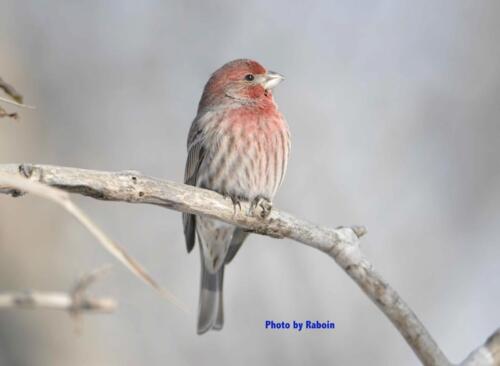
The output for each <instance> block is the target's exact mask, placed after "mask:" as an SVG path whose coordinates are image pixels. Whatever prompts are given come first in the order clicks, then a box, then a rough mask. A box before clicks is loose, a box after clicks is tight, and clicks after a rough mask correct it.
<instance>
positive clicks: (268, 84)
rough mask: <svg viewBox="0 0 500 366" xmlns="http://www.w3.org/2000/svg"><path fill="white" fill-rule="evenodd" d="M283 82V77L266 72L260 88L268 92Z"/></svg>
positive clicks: (275, 73) (272, 72)
mask: <svg viewBox="0 0 500 366" xmlns="http://www.w3.org/2000/svg"><path fill="white" fill-rule="evenodd" d="M283 80H285V77H284V76H283V75H281V74H278V73H277V72H274V71H268V72H267V74H266V75H264V81H263V82H262V86H263V87H264V89H266V90H270V89H272V88H274V87H275V86H276V85H278V84H279V83H281V82H282V81H283Z"/></svg>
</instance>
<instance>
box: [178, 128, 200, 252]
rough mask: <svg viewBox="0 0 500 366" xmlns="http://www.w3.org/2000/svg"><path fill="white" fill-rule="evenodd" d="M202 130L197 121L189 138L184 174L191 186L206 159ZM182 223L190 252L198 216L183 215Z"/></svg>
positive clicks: (194, 183) (186, 181) (193, 184)
mask: <svg viewBox="0 0 500 366" xmlns="http://www.w3.org/2000/svg"><path fill="white" fill-rule="evenodd" d="M200 134H201V129H198V128H197V123H196V121H195V122H194V123H193V126H191V130H190V131H189V137H188V158H187V162H186V170H185V172H184V183H185V184H189V185H191V186H195V185H196V180H197V178H198V171H199V169H200V165H201V163H202V162H203V158H204V157H205V149H204V148H203V143H202V139H201V138H199V136H200ZM182 222H183V224H184V236H185V238H186V247H187V250H188V252H190V251H191V250H192V249H193V247H194V242H195V237H196V216H195V215H191V214H186V213H184V214H182Z"/></svg>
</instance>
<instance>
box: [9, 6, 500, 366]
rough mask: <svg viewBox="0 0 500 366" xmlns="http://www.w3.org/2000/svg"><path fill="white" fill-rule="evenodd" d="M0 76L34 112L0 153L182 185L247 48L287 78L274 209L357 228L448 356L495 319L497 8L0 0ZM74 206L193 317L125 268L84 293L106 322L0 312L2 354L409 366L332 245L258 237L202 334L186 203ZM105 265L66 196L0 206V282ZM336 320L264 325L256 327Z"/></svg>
mask: <svg viewBox="0 0 500 366" xmlns="http://www.w3.org/2000/svg"><path fill="white" fill-rule="evenodd" d="M0 8H1V11H0V55H1V57H0V76H1V77H2V78H4V79H5V80H7V81H9V82H11V83H12V84H14V85H15V86H16V87H17V88H18V89H19V90H20V91H21V92H22V93H23V94H24V96H25V101H26V103H28V104H33V105H36V106H37V109H36V110H35V111H29V110H23V111H21V116H22V119H21V121H20V122H11V121H9V120H5V119H2V120H0V163H11V162H37V163H47V164H54V165H66V166H75V167H82V168H93V169H102V170H121V169H135V170H140V171H141V172H143V173H145V174H148V175H153V176H157V177H161V178H166V179H171V180H175V181H182V178H183V174H184V164H185V159H186V147H185V141H186V136H187V132H188V129H189V126H190V124H191V121H192V119H193V118H194V116H195V112H196V107H197V103H198V100H199V98H200V96H201V91H202V88H203V86H204V84H205V82H206V80H207V79H208V77H209V75H210V73H211V72H212V71H214V70H215V69H217V68H218V67H219V66H221V65H222V64H224V63H225V62H227V61H229V60H232V59H235V58H241V57H246V58H254V59H256V60H258V61H260V62H261V63H262V64H263V65H265V66H266V67H268V68H270V69H272V70H275V71H278V72H280V73H282V74H284V75H285V76H286V81H285V82H284V83H282V84H281V85H280V86H279V87H278V88H277V89H276V91H275V98H276V100H277V102H278V104H279V106H280V109H281V111H282V112H283V114H284V115H285V116H286V118H287V120H288V122H289V125H290V129H291V132H292V154H291V160H290V164H289V170H288V173H287V176H286V179H285V182H284V185H283V186H282V188H281V190H280V192H279V194H278V196H277V198H276V201H275V205H276V206H278V207H280V208H281V209H284V210H286V211H289V212H291V213H294V214H296V215H298V216H300V217H303V218H307V219H309V220H311V221H313V222H315V223H318V224H322V225H328V226H331V227H335V226H338V225H350V224H362V225H366V226H367V228H368V230H369V232H368V235H367V236H366V237H365V238H363V240H362V246H363V250H364V251H365V252H366V255H367V256H368V258H369V259H370V260H371V261H372V262H373V264H374V266H375V268H377V269H378V271H379V272H380V273H381V274H382V275H383V276H384V278H386V280H387V281H388V282H389V283H391V284H392V285H393V286H394V287H395V289H396V290H398V291H399V292H400V294H401V295H402V296H403V298H404V299H405V300H406V301H407V302H408V303H409V304H410V306H411V307H412V308H413V310H414V311H415V312H416V314H417V315H418V316H419V318H420V319H421V320H422V321H423V323H424V324H425V325H426V326H427V327H428V329H429V331H430V332H431V334H432V335H433V336H434V337H435V339H436V341H437V342H438V343H439V345H440V346H441V347H442V349H443V351H444V352H445V354H446V355H447V356H448V357H449V358H450V359H451V360H452V361H454V362H457V361H459V360H462V359H463V358H464V357H465V356H466V355H467V354H468V353H469V352H470V351H472V350H473V349H474V348H475V347H476V346H478V345H479V344H481V343H483V342H484V340H485V339H486V338H487V337H488V336H489V335H490V334H491V333H492V332H493V331H494V330H495V329H496V328H497V327H498V326H500V313H499V312H498V309H499V308H500V291H499V290H500V283H499V281H498V279H499V278H500V247H499V245H498V223H499V220H500V167H499V155H500V122H499V117H498V116H499V114H500V68H499V64H500V43H499V42H498V37H499V35H500V22H499V21H498V19H499V17H500V2H498V1H494V0H491V1H466V0H448V1H421V2H418V3H416V2H401V1H360V2H352V1H327V0H324V1H316V2H307V3H306V2H304V3H299V2H295V3H293V4H292V3H291V2H288V1H273V2H268V1H252V2H245V3H240V2H236V1H211V2H208V1H206V2H205V1H182V2H181V1H141V2H138V1H120V2H118V1H115V2H111V1H108V2H101V1H86V2H60V1H44V2H40V1H15V0H2V2H1V3H0ZM74 198H75V201H76V202H77V203H78V204H79V205H80V206H81V207H82V208H83V209H84V210H85V211H86V212H87V213H88V214H89V215H90V216H91V217H92V218H93V219H94V220H95V221H96V222H97V223H98V224H99V225H100V226H101V227H102V228H103V229H104V230H105V231H106V232H107V233H108V234H109V235H110V236H111V237H112V238H114V239H115V240H117V241H118V242H120V243H121V244H122V245H123V246H124V247H126V248H127V250H128V251H129V253H131V254H132V255H133V256H134V257H136V258H137V259H138V260H139V261H140V262H141V263H142V264H144V265H145V266H146V267H147V268H148V270H149V271H150V272H151V273H152V274H153V276H154V277H155V278H156V279H158V280H159V281H160V282H161V284H162V285H163V286H165V287H167V288H168V289H170V290H171V291H172V292H174V293H175V294H176V295H177V296H178V297H179V298H180V299H182V301H184V302H185V303H187V304H188V305H189V307H190V308H191V311H192V313H191V314H190V315H186V314H184V313H182V312H181V311H179V310H178V309H177V308H176V307H174V306H173V305H171V304H169V303H167V302H165V301H164V300H162V299H161V298H160V297H159V296H158V295H157V294H156V293H154V292H153V291H152V290H151V289H149V288H147V287H146V286H144V285H143V284H142V283H141V282H139V281H138V280H137V279H136V278H134V277H132V276H131V275H130V274H129V273H128V272H127V271H126V270H125V269H124V268H123V267H122V266H120V265H118V264H116V265H115V266H114V269H113V271H112V272H111V274H110V275H109V276H107V277H106V278H104V279H103V280H102V281H100V282H99V283H98V284H97V285H96V286H95V287H94V288H93V289H92V293H94V294H98V295H106V296H112V297H114V298H115V299H116V300H117V301H119V305H120V307H119V309H118V311H117V312H116V313H115V314H113V315H90V316H85V317H84V319H83V324H82V331H81V333H80V334H77V333H76V332H75V327H74V324H73V322H72V321H71V319H70V318H69V317H68V316H67V314H64V313H60V312H50V311H4V312H1V313H0V365H1V366H4V365H6V366H10V365H42V366H44V365H72V366H79V365H82V366H83V365H86V366H87V365H92V366H93V365H145V364H148V365H164V364H167V363H168V364H175V365H194V364H201V363H204V364H218V365H234V364H239V365H256V364H257V365H260V364H263V365H267V364H269V365H270V364H274V365H276V364H286V365H303V364H305V363H309V364H316V365H320V364H327V363H328V364H337V365H361V364H370V365H388V364H391V365H418V364H419V363H418V360H417V358H416V357H415V356H414V355H413V353H412V351H411V350H410V348H409V347H408V346H407V345H406V343H405V342H404V340H403V338H402V337H401V336H400V335H399V333H397V331H396V330H395V328H394V327H393V326H392V325H391V324H390V322H389V321H388V320H387V319H386V318H385V317H384V316H383V315H382V313H381V312H380V311H378V309H377V308H376V306H375V305H374V304H372V303H371V302H370V301H369V300H368V298H367V297H366V296H365V295H364V294H363V293H362V292H361V291H360V290H359V289H358V287H357V286H356V285H355V284H354V282H352V281H351V280H350V279H349V278H348V276H347V275H346V274H345V273H343V272H342V270H340V269H339V268H338V267H337V266H336V264H335V263H333V262H332V261H331V260H330V259H329V258H328V257H327V256H325V255H324V254H322V253H320V252H317V251H314V250H312V249H310V248H307V247H305V246H303V245H299V244H296V243H294V242H291V241H290V240H279V241H278V240H273V239H270V238H266V237H261V236H252V237H251V238H250V239H249V240H247V242H246V244H245V247H244V248H243V249H242V250H241V252H240V253H239V254H238V256H237V257H236V259H235V260H234V262H232V264H231V265H230V266H229V268H228V270H227V272H226V276H225V277H226V278H225V280H226V281H225V315H226V323H225V325H224V329H223V330H222V331H221V332H218V333H214V332H212V333H210V334H207V335H204V336H202V337H200V336H197V335H196V332H195V324H196V309H197V304H198V286H199V258H198V252H197V251H194V252H193V254H191V255H187V254H186V251H185V245H184V238H183V234H182V227H181V226H182V225H181V218H180V214H178V213H176V212H173V211H169V210H165V209H162V208H159V207H151V206H138V205H129V204H124V203H106V202H99V201H95V200H92V199H88V198H82V197H76V196H75V197H74ZM104 263H115V261H114V260H113V259H112V258H110V256H109V255H108V254H107V253H106V252H104V251H103V249H101V247H99V245H98V244H97V243H96V242H95V240H94V239H93V238H92V237H91V236H90V235H89V234H88V233H87V232H86V231H85V230H84V229H82V228H81V227H80V225H79V224H77V223H76V222H75V221H74V220H73V219H72V218H71V217H69V216H68V215H67V214H66V213H64V212H62V211H61V209H60V208H58V207H56V206H54V205H53V204H51V203H48V202H44V201H41V200H40V199H37V198H34V197H25V198H22V199H16V200H13V199H11V198H9V197H0V291H9V290H19V289H28V288H35V289H39V290H66V289H68V288H69V287H70V286H71V285H72V284H73V282H74V281H75V279H76V278H77V277H78V276H79V275H80V274H82V273H84V272H87V271H89V270H92V269H94V268H96V267H99V266H101V265H102V264H104ZM306 319H311V320H330V321H333V322H335V323H336V327H337V328H336V329H335V330H334V331H303V332H301V333H297V332H294V331H270V330H265V329H264V322H265V321H266V320H277V321H281V320H285V321H292V320H298V321H304V320H306Z"/></svg>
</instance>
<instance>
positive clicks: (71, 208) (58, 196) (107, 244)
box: [0, 170, 189, 312]
mask: <svg viewBox="0 0 500 366" xmlns="http://www.w3.org/2000/svg"><path fill="white" fill-rule="evenodd" d="M20 171H22V170H18V173H17V175H15V174H12V172H6V171H0V193H9V194H11V195H13V196H19V195H21V194H22V193H24V192H28V193H32V194H35V195H37V196H40V197H42V198H45V199H48V200H51V201H53V202H55V203H57V204H59V205H60V206H62V207H63V208H64V209H65V210H66V211H68V212H69V213H70V214H71V215H73V216H74V217H75V218H76V219H77V220H78V222H80V223H81V224H82V225H83V226H84V227H85V228H86V229H87V230H88V231H89V232H90V233H91V234H92V235H93V236H94V237H95V238H96V239H97V240H98V242H99V243H100V244H101V245H102V246H103V247H104V248H105V249H106V250H107V251H108V252H109V253H111V255H113V256H114V257H115V258H116V259H117V260H118V261H120V262H121V263H122V264H123V265H124V266H125V267H127V268H128V269H129V270H130V271H131V272H132V273H133V274H134V275H136V276H137V277H139V278H140V279H141V280H142V281H144V282H145V283H147V284H148V285H149V286H151V287H153V288H154V289H155V290H156V291H158V292H159V293H160V295H162V296H163V297H165V298H166V299H167V300H169V301H171V302H172V303H173V304H175V305H176V306H178V307H179V308H180V309H182V310H183V311H185V312H189V311H188V310H187V307H186V306H185V305H184V304H183V303H182V302H181V301H180V300H178V299H177V298H176V297H175V296H174V295H173V294H172V293H170V292H169V291H168V290H166V289H165V288H163V287H161V286H160V285H159V284H158V283H157V282H156V281H155V280H154V279H153V278H152V277H151V276H150V275H149V274H148V272H147V271H146V270H145V269H144V268H143V267H142V265H141V264H140V263H139V262H137V261H136V260H135V259H134V258H132V257H131V256H130V255H129V254H127V252H126V251H125V250H124V249H122V248H121V247H120V246H119V245H118V244H117V243H115V242H114V241H113V240H111V239H110V238H109V237H108V236H107V235H106V234H105V233H104V232H103V231H102V230H101V229H100V228H99V227H98V226H97V225H96V224H95V223H94V222H93V221H92V220H91V219H90V218H89V217H88V216H87V215H86V214H85V213H84V212H83V211H82V210H81V209H80V208H78V206H76V205H75V204H74V203H73V202H72V201H71V200H70V198H69V195H68V194H67V193H66V192H64V191H62V190H60V189H58V188H53V187H49V186H47V185H45V184H43V182H42V183H41V182H37V181H35V180H28V179H24V178H23V177H21V176H19V172H20Z"/></svg>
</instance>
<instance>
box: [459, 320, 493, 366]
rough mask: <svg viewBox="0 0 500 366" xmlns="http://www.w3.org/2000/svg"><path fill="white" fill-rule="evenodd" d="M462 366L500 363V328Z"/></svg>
mask: <svg viewBox="0 0 500 366" xmlns="http://www.w3.org/2000/svg"><path fill="white" fill-rule="evenodd" d="M461 365H462V366H499V365H500V328H498V329H497V330H496V332H495V333H493V334H492V335H491V336H490V337H489V338H488V339H487V340H486V342H485V343H484V345H481V347H479V348H478V349H476V350H475V351H473V352H472V353H471V354H470V355H469V356H468V357H467V358H466V359H465V360H464V362H462V363H461Z"/></svg>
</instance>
